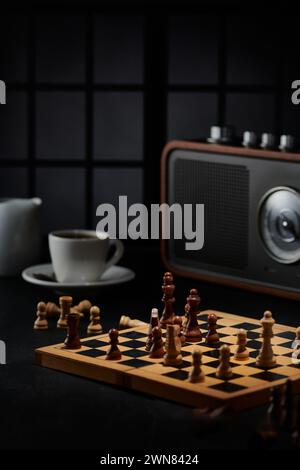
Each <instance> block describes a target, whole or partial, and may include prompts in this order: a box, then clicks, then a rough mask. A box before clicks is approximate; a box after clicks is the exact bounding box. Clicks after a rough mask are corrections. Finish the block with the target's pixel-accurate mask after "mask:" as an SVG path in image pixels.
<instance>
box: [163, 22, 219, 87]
mask: <svg viewBox="0 0 300 470" xmlns="http://www.w3.org/2000/svg"><path fill="white" fill-rule="evenodd" d="M169 77H170V78H169V81H170V83H171V84H201V83H216V82H217V80H218V19H217V18H216V17H214V16H201V17H199V16H180V17H179V16H176V17H173V18H171V19H170V61H169Z"/></svg>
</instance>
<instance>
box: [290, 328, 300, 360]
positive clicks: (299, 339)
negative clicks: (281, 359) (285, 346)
mask: <svg viewBox="0 0 300 470" xmlns="http://www.w3.org/2000/svg"><path fill="white" fill-rule="evenodd" d="M292 348H293V352H292V363H293V364H295V365H296V366H298V365H299V364H300V326H299V327H298V328H297V330H296V338H295V340H294V341H293V344H292Z"/></svg>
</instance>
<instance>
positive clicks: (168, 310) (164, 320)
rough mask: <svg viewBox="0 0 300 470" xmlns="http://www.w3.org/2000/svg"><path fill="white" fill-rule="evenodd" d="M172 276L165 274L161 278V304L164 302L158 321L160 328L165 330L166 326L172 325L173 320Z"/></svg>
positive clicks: (173, 288)
mask: <svg viewBox="0 0 300 470" xmlns="http://www.w3.org/2000/svg"><path fill="white" fill-rule="evenodd" d="M173 281H174V280H173V276H172V274H171V273H169V272H166V273H165V274H164V277H163V285H162V287H161V288H162V291H163V297H162V299H161V300H162V302H164V305H165V306H164V310H163V313H162V316H161V319H160V324H161V327H162V328H166V327H167V325H172V324H173V319H174V316H175V315H174V310H173V304H174V302H175V297H174V295H173V294H174V291H175V285H174V283H173Z"/></svg>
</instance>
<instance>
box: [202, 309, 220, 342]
mask: <svg viewBox="0 0 300 470" xmlns="http://www.w3.org/2000/svg"><path fill="white" fill-rule="evenodd" d="M217 320H218V318H217V315H215V314H214V313H210V314H209V315H208V317H207V323H208V332H207V335H206V338H205V339H206V342H207V343H218V342H219V340H220V336H219V334H218V332H217Z"/></svg>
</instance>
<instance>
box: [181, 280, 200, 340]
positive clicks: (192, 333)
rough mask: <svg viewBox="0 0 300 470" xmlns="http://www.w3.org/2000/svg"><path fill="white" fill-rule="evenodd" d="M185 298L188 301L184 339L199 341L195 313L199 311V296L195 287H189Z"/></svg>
mask: <svg viewBox="0 0 300 470" xmlns="http://www.w3.org/2000/svg"><path fill="white" fill-rule="evenodd" d="M186 300H187V303H188V309H187V312H188V320H187V322H186V324H185V327H184V330H183V334H184V336H185V339H186V341H191V342H193V341H194V342H200V341H201V340H202V333H201V330H200V328H199V325H198V320H197V315H198V313H199V305H200V302H201V298H200V297H199V295H198V291H197V289H191V290H190V295H189V296H188V297H187V299H186Z"/></svg>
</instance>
